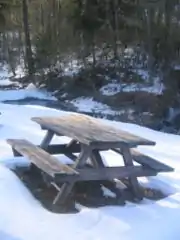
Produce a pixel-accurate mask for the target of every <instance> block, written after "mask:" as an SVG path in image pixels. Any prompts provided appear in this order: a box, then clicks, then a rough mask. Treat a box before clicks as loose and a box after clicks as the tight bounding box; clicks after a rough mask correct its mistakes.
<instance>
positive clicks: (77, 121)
mask: <svg viewBox="0 0 180 240" xmlns="http://www.w3.org/2000/svg"><path fill="white" fill-rule="evenodd" d="M32 120H33V121H35V122H36V123H38V124H40V125H41V126H42V127H43V128H44V129H49V130H51V131H54V132H55V133H56V134H57V135H64V136H67V137H70V138H72V139H74V140H77V141H79V142H81V143H84V144H86V145H92V146H93V147H96V148H101V146H102V143H104V144H106V145H107V146H105V147H106V148H110V147H112V144H122V143H126V144H129V145H131V146H137V145H155V142H152V141H149V140H147V139H144V138H141V137H138V136H136V135H133V134H131V133H128V132H126V131H123V130H120V129H118V128H115V127H113V126H109V125H107V124H105V123H104V122H103V121H102V120H100V119H96V118H93V117H89V116H86V115H83V114H76V113H74V114H68V115H64V116H61V117H55V118H53V117H35V118H32ZM98 144H99V146H98ZM118 146H119V145H117V147H118ZM114 147H115V146H114Z"/></svg>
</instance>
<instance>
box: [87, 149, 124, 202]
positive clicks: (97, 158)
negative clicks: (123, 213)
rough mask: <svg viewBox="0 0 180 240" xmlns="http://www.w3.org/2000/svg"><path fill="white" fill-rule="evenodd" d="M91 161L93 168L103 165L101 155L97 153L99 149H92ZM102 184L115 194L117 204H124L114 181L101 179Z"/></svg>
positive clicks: (121, 194) (120, 192)
mask: <svg viewBox="0 0 180 240" xmlns="http://www.w3.org/2000/svg"><path fill="white" fill-rule="evenodd" d="M91 161H92V163H93V165H94V167H95V168H103V167H105V165H104V163H103V160H102V157H101V154H100V153H99V150H97V149H94V150H93V151H92V153H91ZM102 185H103V186H104V187H106V188H108V189H109V190H110V191H112V192H114V193H115V194H116V198H117V200H118V203H119V204H121V205H125V201H124V197H123V193H122V191H121V190H120V189H118V188H117V187H116V183H115V182H114V181H113V180H112V181H102Z"/></svg>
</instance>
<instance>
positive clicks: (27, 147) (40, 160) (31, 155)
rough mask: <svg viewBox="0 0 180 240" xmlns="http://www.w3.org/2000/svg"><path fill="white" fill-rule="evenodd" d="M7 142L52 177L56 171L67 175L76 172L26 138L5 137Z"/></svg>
mask: <svg viewBox="0 0 180 240" xmlns="http://www.w3.org/2000/svg"><path fill="white" fill-rule="evenodd" d="M7 142H8V144H10V145H11V146H12V148H13V149H15V150H16V151H17V152H19V153H20V154H22V156H24V157H27V158H28V159H29V160H30V161H31V162H32V163H33V164H34V165H36V166H37V167H38V168H39V169H41V170H43V171H44V172H45V173H47V174H48V175H50V176H52V177H54V176H55V174H57V173H59V174H67V175H75V174H78V172H77V171H75V170H74V169H73V168H71V167H69V166H67V165H65V164H63V163H61V162H60V161H59V160H58V159H57V158H55V157H54V156H51V155H50V154H48V153H47V152H45V151H44V150H43V149H41V148H39V147H37V146H35V145H34V144H32V143H30V142H29V141H27V140H24V139H7Z"/></svg>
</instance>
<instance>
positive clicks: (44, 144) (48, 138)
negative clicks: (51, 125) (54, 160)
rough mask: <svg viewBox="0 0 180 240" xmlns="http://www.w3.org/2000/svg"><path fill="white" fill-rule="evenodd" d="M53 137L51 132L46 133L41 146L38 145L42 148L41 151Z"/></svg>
mask: <svg viewBox="0 0 180 240" xmlns="http://www.w3.org/2000/svg"><path fill="white" fill-rule="evenodd" d="M53 136H54V133H53V132H51V131H50V130H48V131H47V133H46V135H45V137H44V138H43V140H42V142H41V144H40V147H42V148H43V149H45V148H46V147H47V146H48V145H49V143H50V142H51V140H52V138H53Z"/></svg>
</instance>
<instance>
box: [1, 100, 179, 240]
mask: <svg viewBox="0 0 180 240" xmlns="http://www.w3.org/2000/svg"><path fill="white" fill-rule="evenodd" d="M0 109H1V113H2V115H1V117H0V122H1V127H0V193H1V194H0V239H1V240H39V239H43V240H52V239H53V240H59V239H62V240H66V239H74V240H76V239H77V240H80V239H82V240H109V239H113V240H119V239H122V240H144V239H147V240H152V239H153V240H172V239H173V240H179V238H180V228H179V219H180V177H179V176H180V163H179V162H180V148H179V146H180V137H179V136H175V135H170V134H164V133H160V132H156V131H153V130H150V129H147V128H143V127H140V126H137V125H133V124H125V123H118V122H111V121H108V120H102V121H105V123H106V124H110V125H113V126H116V127H117V128H121V129H123V130H127V131H131V132H132V133H134V134H138V135H139V136H142V137H146V138H148V139H150V140H153V141H156V142H157V144H156V146H154V147H153V146H149V147H145V146H144V147H140V150H141V151H142V152H145V153H147V154H149V155H150V156H152V157H155V158H157V159H159V160H160V161H162V162H165V163H167V164H169V165H170V166H172V167H174V168H175V172H173V173H164V174H160V175H159V176H157V177H151V178H141V179H140V181H141V183H142V184H145V185H147V186H152V187H155V188H158V189H161V190H162V191H164V192H165V193H166V194H169V197H167V198H165V199H163V200H160V201H157V202H153V201H149V200H143V201H142V202H141V203H140V204H132V203H128V202H127V204H126V206H123V207H117V206H111V207H110V206H108V207H102V208H98V209H89V208H85V207H82V206H79V207H80V208H81V211H80V213H78V214H67V215H66V214H65V215H63V214H54V213H51V212H49V211H47V210H45V209H44V208H43V207H42V206H41V205H40V203H39V202H38V201H37V200H35V199H34V197H33V196H32V195H31V193H30V192H29V191H28V190H27V188H26V187H25V186H24V185H23V184H22V182H21V180H20V179H18V178H17V177H16V176H15V174H14V173H13V172H11V170H9V168H12V167H14V166H15V165H26V164H28V161H27V160H26V159H24V158H18V159H17V158H16V159H15V158H13V155H12V151H11V148H10V147H9V146H8V144H7V143H6V141H5V140H6V139H7V138H26V139H29V140H30V141H32V142H34V143H35V144H39V143H40V141H41V140H42V137H43V136H44V134H45V133H44V132H43V131H42V130H40V128H39V126H38V125H37V124H36V123H34V122H32V121H31V120H30V118H31V117H34V116H59V115H61V114H69V113H68V112H63V111H57V110H52V109H48V108H45V107H39V106H30V105H27V106H16V105H7V104H2V103H1V104H0ZM12 119H13V121H12ZM67 140H68V139H67V138H61V139H60V138H57V137H56V138H54V139H53V142H60V141H62V142H65V141H67ZM59 158H60V159H61V160H62V161H67V159H65V157H62V156H59ZM103 158H104V160H105V162H106V163H107V165H113V166H117V165H119V164H121V159H119V157H118V155H116V154H115V153H112V152H111V151H108V152H106V153H104V154H103Z"/></svg>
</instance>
